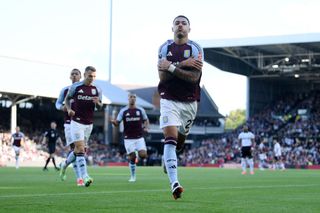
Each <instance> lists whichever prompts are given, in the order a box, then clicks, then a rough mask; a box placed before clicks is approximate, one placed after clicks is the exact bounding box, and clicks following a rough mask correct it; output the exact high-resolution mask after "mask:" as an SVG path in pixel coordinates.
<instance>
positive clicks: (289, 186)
mask: <svg viewBox="0 0 320 213" xmlns="http://www.w3.org/2000/svg"><path fill="white" fill-rule="evenodd" d="M315 186H320V184H304V185H269V186H230V187H228V186H227V187H203V188H202V187H197V188H187V191H192V190H228V189H271V188H300V187H315ZM166 191H170V190H169V189H145V190H144V189H142V190H130V191H129V190H120V191H101V192H80V191H79V192H70V193H68V192H67V193H53V194H48V193H43V194H15V195H14V194H13V195H0V199H1V198H22V197H42V196H44V197H47V196H70V195H71V196H74V195H77V196H79V195H95V194H117V193H146V192H166Z"/></svg>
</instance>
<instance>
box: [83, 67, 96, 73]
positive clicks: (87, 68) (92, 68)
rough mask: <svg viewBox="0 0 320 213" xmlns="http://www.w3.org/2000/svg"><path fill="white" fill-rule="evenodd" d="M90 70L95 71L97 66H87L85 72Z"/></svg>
mask: <svg viewBox="0 0 320 213" xmlns="http://www.w3.org/2000/svg"><path fill="white" fill-rule="evenodd" d="M88 71H92V72H95V71H96V68H94V67H93V66H87V67H86V69H85V72H88Z"/></svg>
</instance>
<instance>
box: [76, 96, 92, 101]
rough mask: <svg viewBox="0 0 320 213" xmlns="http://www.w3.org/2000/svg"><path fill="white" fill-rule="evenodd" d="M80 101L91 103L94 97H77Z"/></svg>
mask: <svg viewBox="0 0 320 213" xmlns="http://www.w3.org/2000/svg"><path fill="white" fill-rule="evenodd" d="M77 98H78V100H85V101H91V100H92V99H93V97H91V96H87V95H78V96H77Z"/></svg>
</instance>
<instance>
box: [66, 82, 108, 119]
mask: <svg viewBox="0 0 320 213" xmlns="http://www.w3.org/2000/svg"><path fill="white" fill-rule="evenodd" d="M67 95H68V96H69V97H71V98H72V99H73V103H72V109H73V110H74V111H75V115H74V116H73V117H72V120H74V121H76V122H78V123H81V124H92V123H93V112H94V110H95V108H96V106H95V104H94V103H93V101H92V99H93V97H99V99H100V100H102V94H101V90H100V89H99V88H98V87H96V86H95V85H89V86H88V85H85V84H84V83H83V81H82V82H77V83H74V84H73V85H72V86H71V87H70V89H69V92H68V94H67Z"/></svg>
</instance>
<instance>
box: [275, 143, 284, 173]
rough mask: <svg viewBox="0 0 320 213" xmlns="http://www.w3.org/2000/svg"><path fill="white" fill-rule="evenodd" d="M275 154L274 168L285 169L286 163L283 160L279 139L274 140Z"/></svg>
mask: <svg viewBox="0 0 320 213" xmlns="http://www.w3.org/2000/svg"><path fill="white" fill-rule="evenodd" d="M273 144H274V146H273V154H274V159H273V165H272V169H274V170H275V169H281V170H285V167H284V164H283V162H282V154H281V146H280V143H279V142H278V140H277V139H274V140H273Z"/></svg>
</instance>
